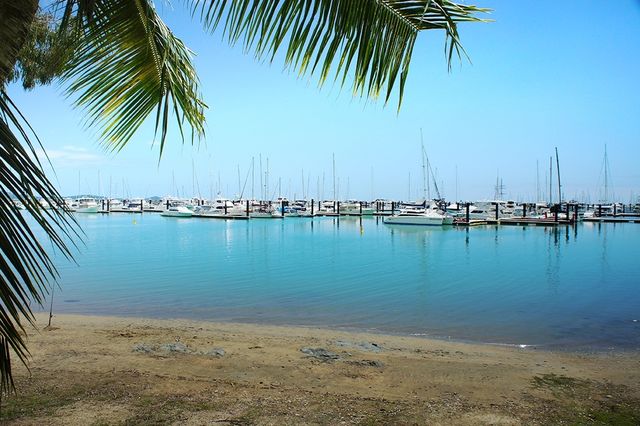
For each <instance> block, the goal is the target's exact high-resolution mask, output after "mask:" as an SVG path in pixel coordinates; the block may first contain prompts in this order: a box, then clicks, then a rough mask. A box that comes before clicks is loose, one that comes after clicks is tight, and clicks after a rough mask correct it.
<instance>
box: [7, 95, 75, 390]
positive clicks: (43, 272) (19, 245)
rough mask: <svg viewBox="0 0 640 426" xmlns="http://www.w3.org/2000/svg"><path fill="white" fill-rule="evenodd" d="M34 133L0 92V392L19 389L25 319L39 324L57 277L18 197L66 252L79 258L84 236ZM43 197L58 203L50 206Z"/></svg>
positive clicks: (54, 242)
mask: <svg viewBox="0 0 640 426" xmlns="http://www.w3.org/2000/svg"><path fill="white" fill-rule="evenodd" d="M32 134H33V132H32V129H31V128H30V127H29V125H28V123H27V122H26V120H25V119H24V117H23V116H22V115H21V114H20V112H19V110H18V109H17V108H16V106H15V105H14V104H13V103H12V102H11V100H10V99H9V97H8V96H7V94H6V93H5V92H4V91H0V252H1V255H0V301H1V302H2V303H0V392H3V393H4V392H7V391H9V390H11V389H12V388H13V380H12V375H11V352H12V351H13V352H14V353H15V354H16V355H17V356H18V358H19V359H20V360H21V361H22V362H26V358H27V356H28V353H29V352H28V350H27V347H26V345H25V341H24V338H23V335H22V334H23V333H24V321H25V320H26V321H27V322H28V323H31V324H33V314H32V312H31V308H30V304H31V303H32V302H35V303H38V304H42V301H43V300H44V296H45V295H46V294H47V292H48V288H49V287H50V286H51V285H53V284H54V283H55V279H56V278H57V271H56V268H55V265H54V263H53V261H52V259H51V258H50V257H49V254H48V253H47V251H46V250H45V248H44V247H43V246H42V243H41V241H40V239H39V238H38V237H37V236H36V235H35V234H34V232H33V229H32V228H33V224H32V223H29V221H27V219H26V218H25V216H24V215H23V214H22V213H21V212H20V211H19V210H18V208H17V206H16V202H18V203H20V204H22V205H23V206H24V207H25V209H26V212H27V214H28V215H29V216H31V218H32V220H33V222H35V224H36V225H37V226H39V227H40V228H41V229H42V230H43V231H44V234H45V235H46V236H47V237H48V238H49V240H50V241H51V242H52V243H53V246H54V248H55V249H56V250H57V251H58V252H59V253H61V254H62V255H63V256H65V257H67V258H69V259H72V258H73V256H72V253H71V250H70V248H69V241H73V238H75V237H78V236H79V235H78V231H77V229H78V228H77V226H76V225H77V224H76V222H75V220H74V219H73V217H72V216H71V215H70V213H69V212H68V210H67V209H66V207H65V204H64V200H63V199H62V197H61V196H60V194H58V192H57V190H56V189H55V187H54V186H53V185H52V184H51V182H49V180H48V179H47V177H46V176H45V174H44V172H43V170H42V167H41V164H40V162H39V160H38V157H37V154H36V151H35V149H34V145H33V143H32V140H31V137H32V136H30V135H32ZM36 140H37V137H36ZM38 143H39V141H38ZM39 200H43V201H46V202H47V203H49V204H50V205H51V206H53V207H56V208H53V209H51V210H48V209H47V210H45V209H43V208H42V207H41V205H40V202H39ZM72 244H73V243H72Z"/></svg>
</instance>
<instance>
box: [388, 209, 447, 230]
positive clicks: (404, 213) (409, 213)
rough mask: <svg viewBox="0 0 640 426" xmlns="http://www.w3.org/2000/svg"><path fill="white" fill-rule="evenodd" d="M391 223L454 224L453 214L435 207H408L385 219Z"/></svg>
mask: <svg viewBox="0 0 640 426" xmlns="http://www.w3.org/2000/svg"><path fill="white" fill-rule="evenodd" d="M383 222H384V223H386V224H389V225H424V226H443V225H451V224H453V216H451V215H448V214H446V213H443V212H441V211H439V210H435V209H431V208H429V209H420V208H415V207H413V208H406V209H402V210H400V212H399V213H398V214H395V215H393V216H389V217H386V218H384V219H383Z"/></svg>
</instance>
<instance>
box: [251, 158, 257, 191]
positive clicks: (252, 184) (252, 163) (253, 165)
mask: <svg viewBox="0 0 640 426" xmlns="http://www.w3.org/2000/svg"><path fill="white" fill-rule="evenodd" d="M255 169H256V164H255V157H251V200H255V199H256V198H255V194H254V187H255V184H256V176H255Z"/></svg>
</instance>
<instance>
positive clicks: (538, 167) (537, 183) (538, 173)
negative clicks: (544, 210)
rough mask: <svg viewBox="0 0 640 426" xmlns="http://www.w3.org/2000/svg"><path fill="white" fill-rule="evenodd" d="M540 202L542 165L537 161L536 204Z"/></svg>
mask: <svg viewBox="0 0 640 426" xmlns="http://www.w3.org/2000/svg"><path fill="white" fill-rule="evenodd" d="M538 201H540V165H539V164H538V160H536V202H538Z"/></svg>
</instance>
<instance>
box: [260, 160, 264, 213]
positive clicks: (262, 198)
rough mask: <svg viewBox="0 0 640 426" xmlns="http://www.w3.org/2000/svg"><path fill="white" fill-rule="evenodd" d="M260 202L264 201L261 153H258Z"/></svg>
mask: <svg viewBox="0 0 640 426" xmlns="http://www.w3.org/2000/svg"><path fill="white" fill-rule="evenodd" d="M260 201H264V186H263V185H262V153H260Z"/></svg>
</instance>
